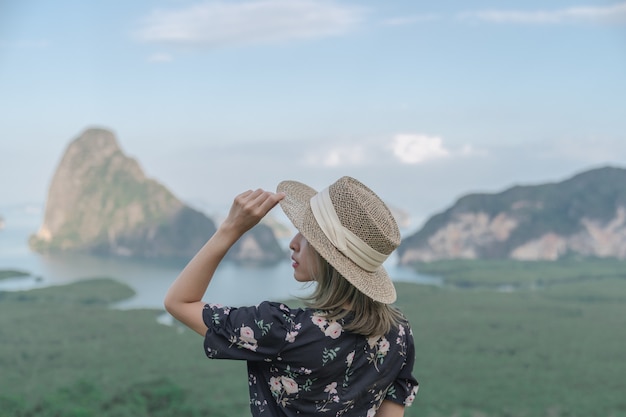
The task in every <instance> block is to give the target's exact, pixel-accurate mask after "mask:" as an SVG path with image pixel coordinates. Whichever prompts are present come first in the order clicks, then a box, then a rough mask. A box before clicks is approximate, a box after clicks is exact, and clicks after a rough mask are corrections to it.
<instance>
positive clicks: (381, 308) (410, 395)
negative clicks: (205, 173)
mask: <svg viewBox="0 0 626 417" xmlns="http://www.w3.org/2000/svg"><path fill="white" fill-rule="evenodd" d="M279 202H280V205H281V207H282V209H283V210H284V212H285V214H286V215H287V217H288V218H289V219H290V220H291V222H292V223H293V224H294V226H295V227H296V229H297V230H298V233H297V234H296V236H295V237H294V238H293V240H292V241H291V243H290V244H289V247H290V249H291V250H292V251H293V255H292V260H293V264H292V265H293V268H294V278H295V279H296V280H298V281H301V282H306V281H316V288H315V291H314V293H313V294H312V295H311V296H310V297H307V298H306V300H305V301H306V303H307V306H308V307H307V308H300V309H291V308H289V307H287V306H285V305H284V304H281V303H275V302H263V303H261V304H259V305H258V306H255V307H245V308H233V307H224V306H221V305H218V304H207V303H205V302H203V301H202V300H201V297H202V296H203V295H204V293H205V291H206V289H207V286H208V285H209V283H210V281H211V278H212V277H213V274H214V272H215V270H216V268H217V266H218V264H219V263H220V261H221V260H222V259H223V257H224V255H226V252H227V251H228V250H229V248H230V247H232V245H233V244H234V243H235V242H236V241H237V240H238V239H239V238H240V237H241V236H242V235H243V234H244V233H245V232H246V231H248V230H249V229H251V228H252V227H253V226H254V225H255V224H257V223H258V222H259V221H260V220H261V219H262V218H263V217H264V216H265V215H266V214H267V213H268V212H269V211H270V210H271V209H272V208H273V207H274V206H276V204H278V203H279ZM399 244H400V232H399V231H398V226H397V224H396V222H395V220H394V218H393V216H392V215H391V212H390V211H389V209H388V208H387V207H386V206H385V204H384V203H383V202H382V201H381V200H380V198H379V197H378V196H377V195H376V194H374V192H372V191H371V190H370V189H369V188H367V187H366V186H365V185H363V184H362V183H360V182H359V181H357V180H355V179H354V178H350V177H343V178H340V179H339V180H338V181H336V182H335V183H333V184H332V185H330V186H329V187H328V188H326V189H325V190H323V191H321V192H319V193H318V192H316V191H315V190H314V189H312V188H310V187H308V186H306V185H304V184H301V183H299V182H296V181H283V182H281V183H280V184H279V185H278V189H277V192H276V193H272V192H268V191H263V190H256V191H246V192H244V193H242V194H240V195H238V196H237V197H236V198H235V200H234V202H233V205H232V207H231V209H230V212H229V214H228V216H227V218H226V219H225V220H224V222H223V223H222V224H221V225H220V226H219V227H218V229H217V231H216V232H215V234H214V235H213V236H212V237H211V238H210V239H209V241H208V242H207V243H206V244H205V245H204V246H203V247H202V249H200V251H199V252H198V253H197V254H196V256H195V257H194V258H193V259H192V260H191V261H190V262H189V264H188V265H187V266H186V267H185V268H184V269H183V271H182V272H181V274H180V276H179V277H178V278H177V279H176V281H175V282H174V283H173V284H172V286H171V288H170V289H169V291H168V293H167V295H166V298H165V308H166V309H167V311H168V312H170V313H171V314H172V315H173V316H174V317H175V318H176V319H178V320H179V321H181V322H182V323H184V324H185V325H187V326H189V327H190V328H191V329H193V330H195V331H196V332H198V333H199V334H201V335H203V336H204V338H205V339H204V347H205V353H206V355H207V356H208V357H209V358H220V359H239V360H246V361H247V365H248V378H249V380H248V382H249V386H250V408H251V411H252V414H253V415H254V416H296V415H299V416H309V415H318V414H319V415H327V416H367V417H371V416H378V417H381V416H383V417H396V416H403V415H404V407H405V406H406V405H410V404H411V403H412V402H413V399H414V397H415V394H416V393H417V388H418V384H417V381H416V380H415V378H414V377H413V375H412V369H413V363H414V345H413V337H412V334H411V330H410V327H409V324H408V322H407V321H406V319H404V318H403V317H402V315H401V314H400V313H399V312H398V311H397V310H395V309H393V308H392V307H390V306H389V304H391V303H393V302H394V301H395V299H396V291H395V288H394V286H393V283H392V282H391V279H390V278H389V276H388V275H387V273H386V271H385V269H384V268H383V266H382V263H383V261H384V260H385V259H386V258H387V257H388V256H389V255H390V254H391V252H392V251H393V250H394V249H395V248H396V247H397V246H398V245H399Z"/></svg>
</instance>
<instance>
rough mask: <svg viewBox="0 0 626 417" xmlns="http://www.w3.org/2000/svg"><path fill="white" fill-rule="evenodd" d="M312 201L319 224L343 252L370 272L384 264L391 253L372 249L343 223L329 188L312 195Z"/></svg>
mask: <svg viewBox="0 0 626 417" xmlns="http://www.w3.org/2000/svg"><path fill="white" fill-rule="evenodd" d="M310 201H311V211H313V217H315V220H316V221H317V224H318V225H319V227H320V228H321V229H322V231H323V232H324V234H325V235H326V237H327V238H328V240H330V242H331V243H332V244H333V245H334V246H335V247H336V248H337V249H338V250H339V251H340V252H341V253H343V254H344V255H346V256H347V257H348V258H350V259H351V260H352V261H353V262H354V263H355V264H357V265H358V266H360V267H361V268H363V269H364V270H366V271H368V272H374V271H376V270H377V269H378V268H379V267H380V266H381V265H382V264H383V262H384V261H385V260H386V259H387V257H388V256H389V255H385V254H383V253H380V252H378V251H377V250H375V249H372V248H371V247H370V246H369V245H368V244H367V243H365V242H363V241H362V240H361V238H359V237H358V236H357V235H355V234H354V233H352V232H351V231H350V230H348V229H347V228H345V227H344V226H343V225H342V224H341V221H340V220H339V217H338V216H337V212H336V211H335V207H334V206H333V202H332V200H331V199H330V192H329V190H328V188H325V189H323V190H322V191H320V192H319V193H317V194H316V195H314V196H313V197H311V200H310Z"/></svg>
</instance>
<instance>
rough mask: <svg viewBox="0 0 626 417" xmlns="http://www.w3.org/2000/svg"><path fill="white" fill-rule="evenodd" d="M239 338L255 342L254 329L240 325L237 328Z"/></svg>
mask: <svg viewBox="0 0 626 417" xmlns="http://www.w3.org/2000/svg"><path fill="white" fill-rule="evenodd" d="M239 338H240V339H241V340H242V341H244V342H247V343H251V344H256V339H255V338H254V330H252V329H251V328H250V327H248V326H242V327H241V329H239Z"/></svg>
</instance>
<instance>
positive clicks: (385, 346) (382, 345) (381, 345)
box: [378, 337, 390, 355]
mask: <svg viewBox="0 0 626 417" xmlns="http://www.w3.org/2000/svg"><path fill="white" fill-rule="evenodd" d="M389 347H390V343H389V341H388V340H387V339H385V338H384V337H383V338H382V339H381V340H380V342H378V351H379V352H380V353H382V354H383V355H386V354H387V352H389Z"/></svg>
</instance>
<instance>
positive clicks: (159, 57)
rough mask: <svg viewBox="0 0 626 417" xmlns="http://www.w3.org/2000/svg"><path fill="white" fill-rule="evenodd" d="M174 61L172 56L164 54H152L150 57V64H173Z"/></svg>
mask: <svg viewBox="0 0 626 417" xmlns="http://www.w3.org/2000/svg"><path fill="white" fill-rule="evenodd" d="M173 59H174V58H173V57H172V55H170V54H167V53H162V52H159V53H156V54H152V55H150V56H149V57H148V61H150V62H171V61H172V60H173Z"/></svg>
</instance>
